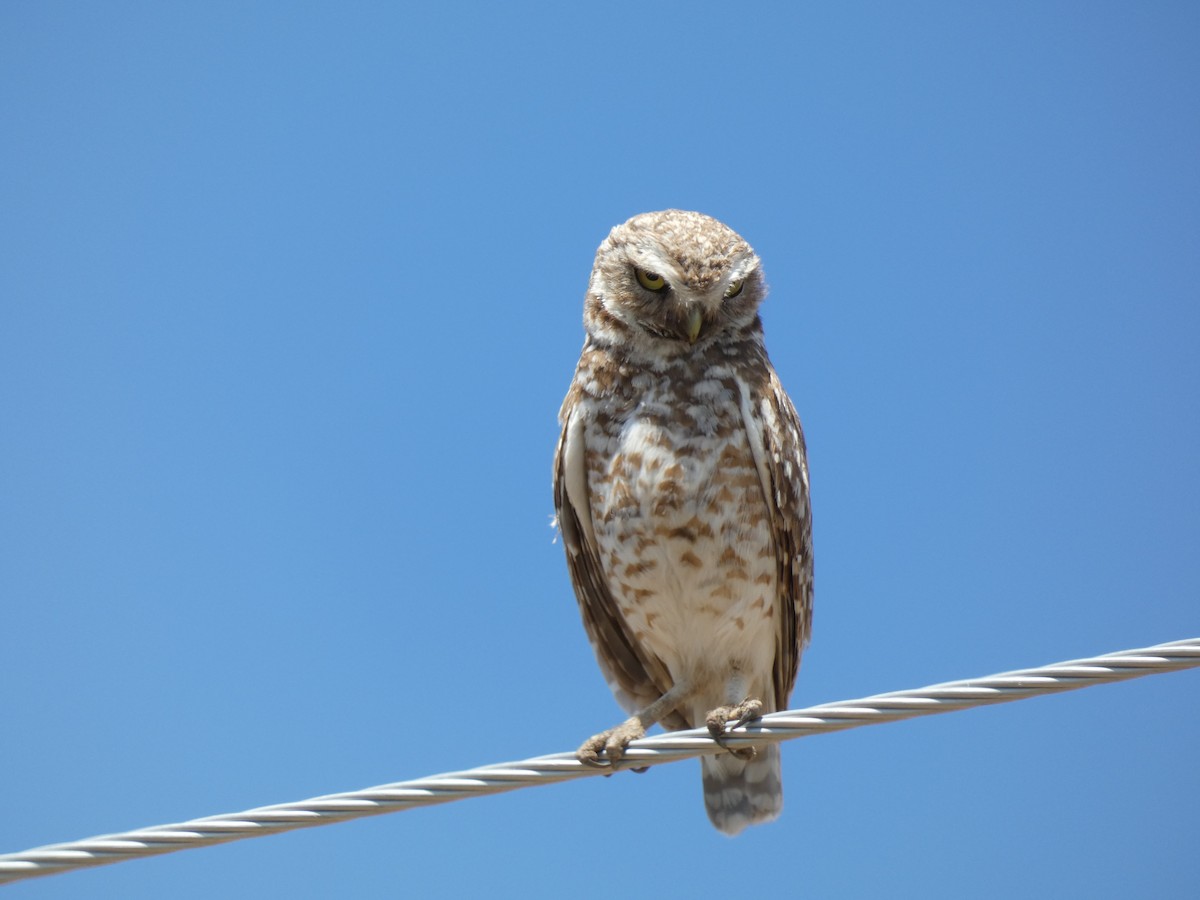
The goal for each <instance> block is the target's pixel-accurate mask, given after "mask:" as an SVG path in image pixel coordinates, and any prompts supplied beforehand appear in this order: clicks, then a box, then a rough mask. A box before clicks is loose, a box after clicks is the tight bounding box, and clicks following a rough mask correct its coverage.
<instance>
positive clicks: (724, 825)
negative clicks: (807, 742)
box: [700, 745, 783, 836]
mask: <svg viewBox="0 0 1200 900" xmlns="http://www.w3.org/2000/svg"><path fill="white" fill-rule="evenodd" d="M700 775H701V777H702V778H703V779H704V806H705V808H706V809H707V810H708V818H709V819H710V820H711V821H712V823H713V825H715V826H716V827H717V830H719V831H723V832H724V833H725V834H728V835H730V836H732V835H735V834H738V833H739V832H741V831H742V829H744V828H745V827H746V826H747V825H757V824H759V823H761V822H770V821H771V820H772V819H774V818H776V817H777V816H778V815H779V813H780V811H781V810H782V809H783V771H782V767H781V766H780V762H779V747H778V746H777V745H772V746H769V747H759V748H758V753H757V755H756V756H755V757H754V759H752V760H749V761H746V760H741V759H738V758H737V757H736V756H734V755H733V754H732V753H718V754H717V755H716V756H704V757H701V759H700Z"/></svg>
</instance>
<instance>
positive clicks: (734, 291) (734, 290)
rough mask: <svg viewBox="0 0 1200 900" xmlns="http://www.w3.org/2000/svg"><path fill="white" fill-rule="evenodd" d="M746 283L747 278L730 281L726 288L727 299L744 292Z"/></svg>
mask: <svg viewBox="0 0 1200 900" xmlns="http://www.w3.org/2000/svg"><path fill="white" fill-rule="evenodd" d="M745 283H746V279H745V278H739V279H738V280H737V281H731V282H729V287H727V288H725V299H726V300H728V299H730V298H731V297H736V296H737V295H738V294H740V293H741V292H742V285H744V284H745Z"/></svg>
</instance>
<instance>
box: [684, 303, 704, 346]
mask: <svg viewBox="0 0 1200 900" xmlns="http://www.w3.org/2000/svg"><path fill="white" fill-rule="evenodd" d="M702 325H704V310H702V309H701V308H700V306H699V304H697V305H695V306H689V307H688V311H687V339H688V343H689V344H694V343H696V338H698V337H700V328H701V326H702Z"/></svg>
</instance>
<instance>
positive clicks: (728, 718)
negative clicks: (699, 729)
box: [705, 697, 762, 759]
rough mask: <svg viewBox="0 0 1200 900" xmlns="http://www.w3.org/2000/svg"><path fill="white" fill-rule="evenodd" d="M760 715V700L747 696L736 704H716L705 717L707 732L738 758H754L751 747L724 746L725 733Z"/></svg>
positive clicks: (753, 751)
mask: <svg viewBox="0 0 1200 900" xmlns="http://www.w3.org/2000/svg"><path fill="white" fill-rule="evenodd" d="M761 715H762V701H761V700H754V699H751V698H749V697H747V698H746V699H745V700H743V701H742V702H741V703H739V704H738V705H737V706H718V707H717V708H716V709H714V710H713V711H712V712H710V713H709V714H708V716H707V717H706V718H705V724H706V725H707V726H708V733H709V734H711V735H712V738H713V740H714V741H716V742H717V743H718V744H720V745H721V746H722V747H725V749H726V750H728V751H729V752H730V753H732V754H733V755H734V756H736V757H737V758H738V759H754V757H755V750H754V748H753V747H739V748H738V749H736V750H735V749H733V748H732V747H726V746H725V733H726V732H728V731H731V730H732V729H734V728H741V727H742V726H743V725H745V724H746V723H747V722H753V721H754V720H755V719H757V718H759V717H760V716H761Z"/></svg>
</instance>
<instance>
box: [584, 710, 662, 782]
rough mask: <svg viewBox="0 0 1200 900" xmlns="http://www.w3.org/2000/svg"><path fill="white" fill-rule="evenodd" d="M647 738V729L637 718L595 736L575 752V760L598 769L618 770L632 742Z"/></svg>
mask: <svg viewBox="0 0 1200 900" xmlns="http://www.w3.org/2000/svg"><path fill="white" fill-rule="evenodd" d="M645 736H646V728H645V726H644V725H642V723H641V722H640V721H639V720H638V718H637V717H636V716H635V717H633V718H632V719H629V720H628V721H626V722H622V723H621V724H620V725H618V726H617V727H616V728H610V729H609V730H608V731H602V732H600V733H599V734H594V735H592V736H591V737H590V738H588V739H587V740H586V741H584V742H583V743H582V744H581V745H580V747H579V749H578V750H576V751H575V758H576V759H577V760H579V761H580V762H581V763H583V764H584V765H585V766H591V767H593V768H596V769H609V768H611V769H616V768H617V766H618V765H619V764H620V762H621V759H622V758H623V757H624V756H625V748H626V747H628V746H629V744H630V743H631V742H632V741H636V740H637V739H638V738H643V737H645Z"/></svg>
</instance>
